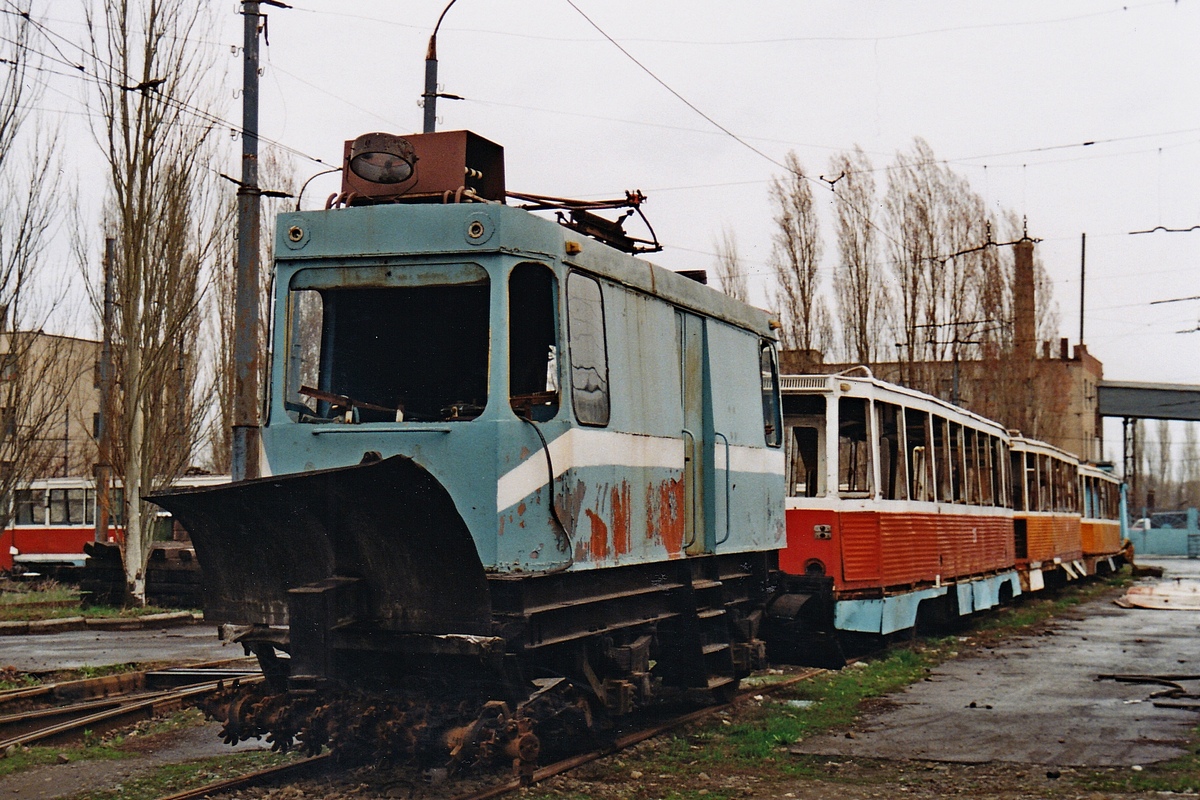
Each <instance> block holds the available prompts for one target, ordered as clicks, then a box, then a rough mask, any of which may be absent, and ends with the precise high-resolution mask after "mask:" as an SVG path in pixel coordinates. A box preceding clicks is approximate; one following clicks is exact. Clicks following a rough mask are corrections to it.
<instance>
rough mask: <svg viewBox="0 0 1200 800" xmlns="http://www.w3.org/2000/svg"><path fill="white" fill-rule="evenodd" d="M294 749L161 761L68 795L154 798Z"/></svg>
mask: <svg viewBox="0 0 1200 800" xmlns="http://www.w3.org/2000/svg"><path fill="white" fill-rule="evenodd" d="M298 757H299V756H297V755H296V754H295V753H289V754H287V755H284V754H280V753H272V752H269V751H263V750H256V751H253V752H247V753H230V754H229V755H227V756H216V757H213V758H205V759H201V760H198V761H189V762H187V763H183V764H164V765H161V766H158V767H155V768H154V769H152V770H148V771H147V772H145V773H143V774H140V775H134V776H132V777H130V778H127V779H126V780H125V782H124V783H121V784H118V785H116V786H113V787H111V788H107V789H93V790H90V791H86V792H79V793H77V794H73V795H70V797H69V798H68V800H154V798H158V797H162V796H163V795H167V794H175V793H177V792H182V791H184V790H185V789H192V788H195V787H198V786H204V785H206V784H209V783H214V782H216V781H222V780H228V779H229V778H236V777H239V776H241V775H245V774H246V773H249V772H254V771H255V770H260V769H265V768H266V767H273V766H276V765H279V764H286V763H289V762H291V761H295V760H296V759H297V758H298Z"/></svg>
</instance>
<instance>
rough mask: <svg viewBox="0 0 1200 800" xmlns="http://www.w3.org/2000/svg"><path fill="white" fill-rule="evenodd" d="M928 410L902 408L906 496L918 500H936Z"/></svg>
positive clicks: (927, 501)
mask: <svg viewBox="0 0 1200 800" xmlns="http://www.w3.org/2000/svg"><path fill="white" fill-rule="evenodd" d="M929 418H930V414H929V412H928V411H921V410H920V409H914V408H905V409H904V447H905V450H906V461H907V467H908V496H909V497H910V498H911V499H913V500H916V501H919V502H926V503H933V502H936V501H937V493H936V490H935V486H936V481H935V478H934V457H933V451H932V447H931V446H930V442H931V440H932V438H933V437H932V435H931V429H930V422H929Z"/></svg>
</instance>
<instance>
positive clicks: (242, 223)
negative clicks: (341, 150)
mask: <svg viewBox="0 0 1200 800" xmlns="http://www.w3.org/2000/svg"><path fill="white" fill-rule="evenodd" d="M242 16H243V20H244V26H243V40H242V41H243V43H242V178H241V182H240V184H239V185H238V192H237V195H238V242H237V265H236V278H235V287H236V288H235V296H234V331H233V364H234V367H233V369H234V375H233V387H234V388H233V391H234V398H233V431H232V434H233V435H232V437H231V442H232V448H231V450H232V451H231V453H230V471H231V472H232V477H233V480H235V481H240V480H244V479H246V478H257V477H258V475H259V465H258V452H259V420H258V406H259V399H258V398H259V391H258V378H259V373H260V364H259V359H260V357H261V356H260V353H259V344H258V342H259V324H260V323H259V318H258V317H259V314H258V306H259V297H258V292H259V286H260V285H261V281H260V280H259V272H260V265H259V234H258V229H259V201H260V194H261V192H260V189H259V186H258V62H259V59H258V26H259V22H260V21H261V19H262V17H261V14H260V13H259V2H258V0H243V2H242Z"/></svg>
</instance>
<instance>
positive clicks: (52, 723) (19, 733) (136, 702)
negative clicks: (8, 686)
mask: <svg viewBox="0 0 1200 800" xmlns="http://www.w3.org/2000/svg"><path fill="white" fill-rule="evenodd" d="M233 663H235V662H211V663H206V664H195V665H191V666H188V667H175V668H168V669H161V670H147V671H142V672H129V673H122V674H120V675H110V676H105V677H102V678H87V679H83V680H79V681H69V682H64V683H56V684H47V685H45V686H33V687H29V688H26V689H15V690H11V691H7V692H3V693H0V712H3V711H6V710H8V709H13V710H11V711H8V713H0V753H4V752H7V751H8V750H9V748H12V747H28V746H30V745H35V744H62V743H65V742H74V741H81V740H82V739H83V738H84V735H85V731H86V732H88V733H89V734H92V735H94V734H101V733H105V732H107V731H110V730H114V729H116V728H119V727H123V726H125V725H129V724H130V723H133V722H137V721H139V720H143V719H149V718H152V717H155V716H159V715H162V714H167V713H171V712H173V711H177V710H179V709H181V708H184V707H186V706H188V705H190V704H192V703H195V702H196V701H198V700H199V699H201V698H202V697H204V696H205V695H207V694H209V693H210V692H213V691H215V690H216V689H217V688H218V687H219V686H220V685H221V684H222V683H224V682H227V681H231V680H240V681H243V682H256V681H260V680H262V676H261V674H260V673H259V672H258V669H257V667H252V666H249V665H248V664H245V665H243V666H231V664H233ZM17 709H20V710H17Z"/></svg>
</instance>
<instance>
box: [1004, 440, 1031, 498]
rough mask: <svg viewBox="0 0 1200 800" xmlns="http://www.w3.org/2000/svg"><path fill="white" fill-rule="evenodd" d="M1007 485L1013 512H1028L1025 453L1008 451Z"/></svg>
mask: <svg viewBox="0 0 1200 800" xmlns="http://www.w3.org/2000/svg"><path fill="white" fill-rule="evenodd" d="M1008 485H1009V487H1010V489H1011V492H1010V494H1011V496H1012V507H1013V510H1015V511H1028V510H1029V491H1028V489H1029V485H1028V478H1027V475H1026V470H1025V453H1023V452H1022V451H1020V450H1012V449H1009V451H1008Z"/></svg>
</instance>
